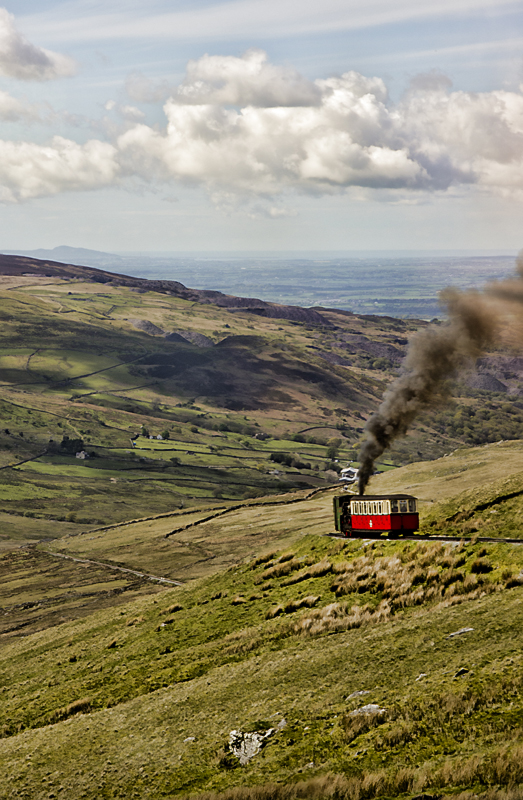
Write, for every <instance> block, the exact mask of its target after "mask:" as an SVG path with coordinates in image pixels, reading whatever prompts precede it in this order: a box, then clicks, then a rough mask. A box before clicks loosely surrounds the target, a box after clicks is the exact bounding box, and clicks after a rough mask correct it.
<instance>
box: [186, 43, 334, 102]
mask: <svg viewBox="0 0 523 800" xmlns="http://www.w3.org/2000/svg"><path fill="white" fill-rule="evenodd" d="M176 96H177V97H178V99H179V101H180V102H181V103H192V104H195V105H201V104H205V103H212V104H214V105H222V104H223V105H237V106H245V105H253V106H265V107H273V106H309V105H316V104H317V103H318V102H319V101H320V97H321V93H320V90H319V88H318V87H317V86H316V85H315V84H314V83H312V82H311V81H308V80H307V79H306V78H304V77H303V76H302V75H300V74H299V73H298V72H297V71H296V70H295V69H292V68H290V67H281V66H277V65H274V64H269V63H267V54H266V53H265V52H264V51H263V50H258V49H254V48H253V49H251V50H248V51H247V52H246V53H245V55H244V56H243V57H242V58H235V57H234V56H209V55H205V56H203V57H202V58H200V59H198V60H194V61H189V63H188V65H187V76H186V78H185V80H184V81H183V83H182V84H181V85H180V86H179V87H178V91H177V95H176Z"/></svg>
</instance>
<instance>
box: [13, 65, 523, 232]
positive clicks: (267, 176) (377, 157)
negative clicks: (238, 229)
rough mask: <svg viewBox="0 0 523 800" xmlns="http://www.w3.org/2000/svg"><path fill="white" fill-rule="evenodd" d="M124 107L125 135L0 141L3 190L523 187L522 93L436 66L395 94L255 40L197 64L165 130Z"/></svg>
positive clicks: (227, 205)
mask: <svg viewBox="0 0 523 800" xmlns="http://www.w3.org/2000/svg"><path fill="white" fill-rule="evenodd" d="M306 98H309V100H308V103H307V104H305V99H306ZM204 101H205V102H204ZM298 102H299V104H298ZM114 108H115V110H116V111H117V113H119V114H120V115H123V116H124V118H126V120H127V128H126V129H125V130H124V131H123V132H122V131H121V130H120V131H118V130H117V128H116V127H115V128H114V129H113V130H114V134H113V135H114V145H110V144H106V143H103V142H101V141H97V140H93V141H91V142H88V143H87V144H86V145H78V144H75V143H74V142H71V141H67V140H64V139H60V138H56V139H55V140H53V142H51V144H50V145H48V146H47V147H42V146H40V145H33V144H23V143H13V142H11V143H9V142H0V183H2V184H3V185H4V186H5V187H6V190H5V192H4V195H3V198H4V200H13V201H17V200H23V199H28V198H31V197H35V196H39V195H42V194H46V193H47V194H53V193H56V192H60V191H71V190H82V189H91V188H95V187H99V186H106V185H111V183H114V182H121V181H122V180H124V179H125V178H127V179H128V180H131V181H132V182H134V185H136V179H141V180H143V181H145V182H147V183H149V185H151V186H153V185H166V184H169V183H171V184H176V183H177V182H181V183H190V184H195V185H203V186H205V187H206V189H207V190H208V192H209V195H210V196H211V198H212V199H213V201H214V202H215V203H216V204H217V205H218V206H219V207H220V208H222V209H226V210H234V209H235V208H238V207H239V208H242V207H243V208H247V207H248V204H249V203H250V204H251V206H250V208H251V210H253V213H258V211H259V209H260V208H261V207H262V206H263V204H264V203H265V212H264V213H267V214H268V215H269V216H273V217H277V216H280V215H281V214H282V213H283V211H282V207H281V205H280V203H279V202H274V201H275V199H276V198H278V197H280V198H281V197H284V196H285V195H286V194H287V193H289V192H298V193H313V194H317V195H319V194H325V193H339V192H343V191H346V190H348V189H352V188H354V187H359V188H361V189H363V190H365V191H368V192H375V195H376V196H377V197H379V198H380V199H382V198H383V193H384V192H385V194H388V196H389V197H390V198H392V199H393V200H394V201H395V202H397V201H398V200H400V199H401V198H402V197H403V198H404V197H405V196H406V195H410V196H416V197H418V198H419V197H421V196H422V195H423V194H425V196H429V195H430V194H431V193H434V192H454V191H459V190H461V189H463V188H464V187H467V188H469V189H473V188H474V187H476V188H477V189H479V190H481V191H485V192H497V193H512V194H513V195H514V196H515V195H517V194H518V193H523V94H522V93H521V92H509V91H493V92H484V93H467V92H463V91H452V90H451V87H450V85H449V81H448V80H447V79H446V78H445V76H442V75H440V74H436V73H430V74H428V75H425V76H421V77H419V78H418V79H417V80H414V81H413V82H412V85H411V88H410V89H409V91H408V92H407V93H406V95H405V96H404V98H403V99H402V100H401V101H400V102H399V103H396V104H393V103H392V102H391V101H390V99H389V98H388V95H387V90H386V87H385V84H384V83H383V81H382V80H381V79H379V78H367V77H365V76H363V75H360V74H359V73H357V72H347V73H345V74H344V75H341V76H338V77H332V78H328V79H326V80H317V81H315V82H314V83H313V84H311V83H310V82H308V81H306V80H305V79H302V78H301V76H299V75H298V74H297V73H295V72H294V71H293V70H290V69H288V68H285V69H283V68H281V67H277V66H272V65H270V64H269V63H268V62H267V60H266V58H265V56H264V54H262V53H260V52H259V51H250V52H249V53H247V54H246V55H245V56H244V57H243V58H234V57H232V56H227V57H222V58H218V57H212V58H211V57H209V56H204V57H203V58H202V59H200V61H199V62H197V61H195V62H190V64H189V68H188V72H187V75H186V77H185V79H184V80H183V82H182V83H181V84H180V87H179V88H178V89H177V90H176V91H175V92H174V93H173V97H171V98H170V99H169V100H167V102H166V103H165V105H164V111H165V114H166V117H167V126H166V128H165V129H164V130H162V129H161V128H160V127H159V126H157V125H155V126H154V127H152V126H150V125H147V124H145V123H144V122H143V118H142V112H141V111H140V110H139V109H137V108H135V107H134V106H130V107H126V106H123V107H122V106H115V107H114ZM0 111H1V97H0ZM110 130H111V129H110V128H108V131H110ZM260 204H261V205H260Z"/></svg>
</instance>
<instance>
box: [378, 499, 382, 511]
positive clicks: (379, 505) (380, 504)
mask: <svg viewBox="0 0 523 800" xmlns="http://www.w3.org/2000/svg"><path fill="white" fill-rule="evenodd" d="M378 514H383V503H382V502H381V500H380V501H379V503H378Z"/></svg>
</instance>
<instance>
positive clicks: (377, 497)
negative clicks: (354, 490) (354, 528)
mask: <svg viewBox="0 0 523 800" xmlns="http://www.w3.org/2000/svg"><path fill="white" fill-rule="evenodd" d="M342 497H343V499H344V500H345V499H348V500H360V501H361V500H417V499H418V498H417V497H414V495H413V494H344V495H342Z"/></svg>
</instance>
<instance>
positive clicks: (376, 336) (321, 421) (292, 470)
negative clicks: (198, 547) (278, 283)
mask: <svg viewBox="0 0 523 800" xmlns="http://www.w3.org/2000/svg"><path fill="white" fill-rule="evenodd" d="M55 266H56V265H55ZM0 267H1V265H0ZM17 268H18V267H17ZM22 268H23V269H26V267H20V269H22ZM42 269H43V274H47V273H46V272H45V270H46V269H47V267H45V265H44V267H43V268H42ZM53 269H54V267H53ZM56 269H58V267H56ZM64 269H65V267H64ZM33 270H34V271H35V272H34V273H33ZM37 270H38V262H36V261H35V263H34V265H32V266H31V272H30V274H29V276H28V275H27V274H26V273H24V274H23V275H21V276H19V275H18V276H16V275H12V276H7V277H3V278H0V300H1V308H0V319H1V323H2V324H1V327H0V411H1V414H2V423H3V424H2V427H1V428H0V514H4V515H8V516H9V517H10V519H9V525H8V526H6V527H5V528H4V529H3V530H2V532H1V533H0V537H3V541H6V537H8V538H9V539H10V538H16V539H17V540H18V541H21V540H25V541H34V540H37V539H39V538H41V537H42V535H44V534H43V532H44V531H45V536H46V537H48V536H49V535H51V536H52V537H60V536H61V535H62V533H64V532H68V531H69V528H68V527H67V526H68V525H70V524H76V525H81V526H93V527H100V526H101V525H106V524H111V523H114V522H119V521H125V520H128V519H134V518H138V517H143V516H150V515H154V514H159V513H167V512H169V511H172V510H174V509H182V508H185V509H186V508H205V507H211V506H213V505H216V502H217V501H218V502H220V501H222V502H224V503H226V504H227V503H233V504H234V503H237V502H238V501H241V500H243V499H245V498H247V497H261V496H266V495H271V494H279V493H281V492H285V491H293V490H295V489H298V488H310V489H312V488H315V487H322V486H328V485H332V484H333V483H335V482H336V480H337V475H336V470H339V468H340V465H342V464H344V463H347V462H348V461H349V460H351V459H355V458H356V455H357V447H358V443H359V441H360V439H361V435H362V430H363V426H364V423H365V419H366V418H367V417H368V415H369V413H370V412H371V411H372V410H373V409H374V408H375V407H376V406H377V404H378V402H379V400H380V398H381V396H382V393H383V391H384V389H385V388H386V386H387V383H388V382H389V381H390V380H391V379H392V378H393V377H394V375H395V374H397V370H398V366H399V364H400V362H401V358H402V357H403V355H404V353H405V349H406V345H407V342H408V336H409V335H410V334H411V333H412V332H413V331H414V330H415V329H416V327H417V326H419V325H421V324H425V323H420V322H415V321H402V320H397V319H391V318H386V317H381V318H380V317H358V316H357V315H353V314H350V313H348V312H345V313H343V312H335V311H328V310H324V309H322V310H321V315H319V314H318V315H317V317H314V319H313V321H312V322H311V321H310V320H308V319H303V320H301V319H294V318H292V317H293V313H294V312H293V311H292V309H290V311H289V310H288V309H287V310H286V307H281V308H280V307H279V308H280V310H279V312H278V313H281V314H283V315H285V313H288V314H290V317H289V318H288V319H287V318H272V317H266V316H259V315H258V314H255V313H253V310H252V309H250V310H249V309H244V308H243V307H241V304H240V306H239V307H237V305H236V306H235V305H234V303H233V301H235V298H229V299H228V300H227V302H229V303H232V305H231V306H230V307H222V306H219V305H214V304H212V303H211V302H210V301H209V298H207V297H205V298H203V300H205V302H203V300H202V298H201V297H200V295H199V294H198V292H196V294H195V295H194V297H192V295H190V291H189V290H187V291H186V292H185V294H184V292H181V294H179V295H177V294H167V293H165V291H166V290H164V289H162V286H158V287H157V289H158V290H157V291H146V290H145V288H144V286H145V287H146V288H147V287H148V286H149V284H148V283H147V282H144V281H140V280H139V279H129V280H130V281H131V284H132V283H133V282H134V283H135V284H136V285H120V284H118V283H117V282H116V283H115V282H114V281H112V282H109V283H103V284H100V283H99V282H97V281H96V278H97V275H96V270H94V271H93V270H88V271H86V272H84V273H82V268H80V267H75V268H74V274H73V273H71V275H68V274H65V273H64V276H63V277H57V276H56V275H54V274H53V271H52V270H51V273H50V276H48V277H45V278H43V277H34V276H35V275H37ZM62 271H63V270H62ZM98 277H99V276H98ZM104 280H105V279H104ZM118 280H120V279H118ZM122 281H123V283H124V284H125V281H124V280H123V278H122ZM152 285H153V284H151V286H152ZM154 285H155V286H156V284H154ZM164 288H165V287H164ZM182 289H183V287H182ZM160 290H161V291H160ZM180 291H181V290H180ZM187 293H189V294H187ZM200 294H201V293H200ZM186 295H187V296H186ZM222 297H226V296H222ZM189 298H191V299H189ZM218 300H220V298H218ZM220 302H222V301H221V300H220ZM238 302H240V301H238ZM241 302H243V301H241ZM271 308H272V307H271ZM255 310H256V309H255ZM259 310H260V309H258V311H259ZM266 310H267V309H266ZM269 310H270V309H269ZM273 310H274V309H273ZM271 313H272V312H271ZM165 333H169V334H170V335H171V338H165V336H164V335H163V334H165ZM184 337H185V338H184ZM459 392H461V397H460V399H459V406H452V405H451V406H449V407H447V408H442V409H440V410H438V412H437V413H435V414H431V415H429V416H427V418H426V419H424V420H421V421H420V423H419V425H418V426H417V428H415V429H414V430H413V431H412V433H411V435H409V436H408V437H407V438H406V439H404V440H402V441H401V442H399V443H398V444H397V445H396V447H395V449H394V450H393V451H391V452H390V453H388V454H387V460H386V462H384V464H382V465H380V466H381V468H386V467H387V465H390V464H396V465H397V464H404V463H408V462H410V461H418V460H419V459H427V458H428V459H430V458H434V457H437V456H440V455H443V454H444V453H445V452H450V451H452V450H455V449H456V447H459V446H460V444H463V442H467V443H469V444H470V443H477V442H489V441H490V442H492V441H497V440H499V439H500V438H517V437H518V436H519V432H520V430H521V424H522V422H523V411H522V409H521V408H520V404H519V401H518V400H517V399H515V400H514V401H513V402H511V403H507V402H506V396H504V395H503V394H499V393H496V392H485V391H482V390H472V389H470V387H468V388H467V387H461V389H459ZM151 436H152V437H154V439H151V438H148V437H151ZM158 436H162V437H164V439H165V440H162V441H160V440H158V438H157V437H158ZM167 437H168V438H167ZM82 449H83V450H85V451H86V452H87V454H88V456H89V458H88V459H86V460H78V459H76V452H79V451H80V450H82ZM17 517H18V518H19V519H18V521H17V519H16V518H17ZM31 519H36V520H38V522H37V523H35V524H34V525H32V524H31V523H30V520H31ZM49 521H54V522H55V523H56V525H54V526H53V530H54V533H51V532H50V526H49V525H48V524H47V523H48V522H49ZM0 543H1V540H0Z"/></svg>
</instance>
